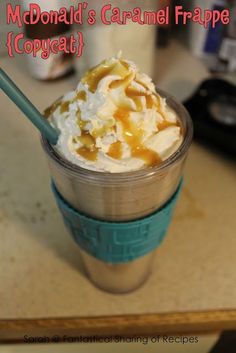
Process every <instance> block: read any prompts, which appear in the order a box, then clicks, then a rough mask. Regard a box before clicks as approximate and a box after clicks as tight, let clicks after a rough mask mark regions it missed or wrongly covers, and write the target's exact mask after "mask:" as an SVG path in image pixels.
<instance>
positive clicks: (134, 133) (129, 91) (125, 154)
mask: <svg viewBox="0 0 236 353" xmlns="http://www.w3.org/2000/svg"><path fill="white" fill-rule="evenodd" d="M45 116H46V117H47V118H49V120H50V122H51V124H52V125H53V126H55V127H57V128H58V129H59V130H60V132H61V134H60V137H59V140H58V143H57V146H56V149H57V151H58V152H59V153H60V154H61V155H62V156H63V157H64V158H66V159H67V160H69V161H70V162H72V163H74V164H77V165H79V166H80V167H83V168H86V169H91V170H95V171H101V172H111V173H119V172H128V171H134V170H139V169H142V168H144V167H150V166H154V165H157V164H159V163H161V162H162V161H164V160H165V159H167V158H168V157H170V156H171V155H172V154H173V153H174V152H176V151H177V150H178V148H179V147H180V145H181V143H182V141H183V136H182V134H181V128H180V126H179V121H178V118H177V116H176V114H175V112H174V111H173V110H171V108H170V107H168V105H167V103H166V100H165V99H164V98H162V97H160V95H159V94H157V92H156V90H155V86H154V84H153V82H152V80H151V79H150V78H149V77H148V76H147V75H145V74H143V73H140V71H139V70H138V68H137V67H136V65H135V64H134V63H133V62H130V61H127V60H123V59H121V58H120V57H117V58H111V59H108V60H105V61H103V62H102V63H101V64H99V65H98V66H96V67H95V68H93V69H91V70H90V71H88V72H87V73H86V74H85V75H84V77H83V78H82V80H81V82H80V83H79V84H78V87H77V88H76V90H75V91H72V92H69V93H67V94H66V95H65V96H64V97H63V98H62V99H60V100H58V101H56V102H55V103H54V104H53V105H52V106H51V107H50V108H48V109H47V110H46V111H45Z"/></svg>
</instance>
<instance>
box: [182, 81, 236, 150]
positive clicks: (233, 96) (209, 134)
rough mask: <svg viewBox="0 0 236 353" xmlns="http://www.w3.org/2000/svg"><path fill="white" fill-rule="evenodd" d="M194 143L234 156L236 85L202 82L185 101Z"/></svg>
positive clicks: (225, 82) (235, 141) (235, 140)
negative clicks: (196, 141)
mask: <svg viewBox="0 0 236 353" xmlns="http://www.w3.org/2000/svg"><path fill="white" fill-rule="evenodd" d="M184 105H185V107H186V108H187V110H188V111H189V113H190V115H191V117H192V119H193V124H194V136H195V138H196V139H197V140H199V141H201V142H204V143H206V144H208V145H211V146H215V147H217V148H218V149H220V150H221V151H222V152H226V153H227V154H229V155H231V156H233V157H236V86H235V85H233V84H231V83H229V82H227V81H225V80H222V79H209V80H206V81H204V82H203V83H202V84H201V85H200V86H199V87H198V88H197V90H196V91H195V93H194V94H193V95H192V97H191V98H189V99H188V100H187V101H185V102H184Z"/></svg>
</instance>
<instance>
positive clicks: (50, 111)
mask: <svg viewBox="0 0 236 353" xmlns="http://www.w3.org/2000/svg"><path fill="white" fill-rule="evenodd" d="M60 104H61V99H57V100H56V101H55V102H54V103H53V104H52V105H50V107H48V108H47V109H45V111H44V113H43V115H44V116H45V118H49V117H50V116H51V115H52V114H53V113H54V112H55V110H56V109H57V108H58V107H59V106H60Z"/></svg>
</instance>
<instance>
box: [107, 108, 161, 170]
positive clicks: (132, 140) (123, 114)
mask: <svg viewBox="0 0 236 353" xmlns="http://www.w3.org/2000/svg"><path fill="white" fill-rule="evenodd" d="M114 117H115V119H116V120H117V121H119V122H120V123H121V124H122V127H123V132H124V138H125V141H126V143H127V144H128V145H129V147H130V150H131V155H132V156H133V157H135V158H140V159H142V160H144V161H145V163H146V165H147V166H154V165H156V164H158V163H160V162H161V158H160V157H159V155H158V154H157V153H156V152H154V151H152V150H150V149H148V148H146V147H145V146H144V145H143V144H142V137H143V130H142V129H139V128H137V127H136V126H135V124H133V123H132V122H131V121H130V119H129V118H130V112H129V111H128V110H125V109H118V110H117V111H116V113H115V115H114Z"/></svg>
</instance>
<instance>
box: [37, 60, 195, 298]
mask: <svg viewBox="0 0 236 353" xmlns="http://www.w3.org/2000/svg"><path fill="white" fill-rule="evenodd" d="M45 115H46V117H47V118H48V119H49V121H50V122H51V124H52V125H53V126H55V127H56V128H57V129H59V131H60V137H59V140H58V143H57V145H56V146H54V147H52V146H51V145H50V144H49V143H48V141H46V140H45V139H43V146H44V149H45V151H46V153H47V156H48V159H49V165H50V170H51V174H52V178H53V182H54V184H55V188H56V190H57V192H58V193H59V195H60V197H61V198H62V199H63V200H65V201H66V202H67V203H68V205H69V207H71V208H73V209H74V210H75V211H78V212H79V213H80V214H81V216H85V217H89V218H91V219H94V221H96V220H97V221H99V222H100V223H99V224H100V225H101V229H102V227H103V223H102V222H104V225H107V226H110V225H113V224H114V227H115V225H117V226H118V227H119V224H122V227H124V228H122V229H123V230H124V233H125V232H126V230H127V229H128V228H127V229H126V225H127V226H130V225H132V223H133V222H139V220H144V222H145V219H146V217H147V219H148V217H150V215H153V214H154V213H155V212H158V210H160V209H162V208H163V207H165V205H166V203H167V202H168V201H169V200H170V199H171V198H172V196H173V195H174V194H175V192H176V190H177V189H178V186H179V184H180V180H181V177H182V171H183V165H184V161H185V159H186V155H187V151H188V148H189V146H190V142H191V138H192V125H191V121H190V118H189V116H188V113H187V112H186V110H185V109H184V107H183V106H182V105H181V104H179V103H177V102H176V101H175V100H174V99H173V98H172V97H170V96H168V95H166V94H165V93H163V92H161V91H158V90H156V88H155V86H154V84H153V82H152V80H151V79H150V78H149V77H148V76H147V75H145V74H143V73H141V72H140V71H139V69H138V68H137V67H136V65H135V64H134V63H133V62H130V61H128V60H125V59H122V58H121V57H120V56H118V57H115V58H111V59H107V60H105V61H103V62H102V63H101V64H100V65H98V66H96V67H95V68H93V69H91V70H90V71H88V72H87V73H85V75H84V76H83V78H82V80H81V82H80V83H79V84H78V86H77V88H76V89H75V90H74V91H72V92H69V93H67V94H65V96H64V97H62V98H61V99H59V100H58V101H56V102H55V103H54V104H53V105H52V106H51V107H50V108H48V109H47V110H46V112H45ZM108 223H109V224H108ZM134 224H135V223H134ZM83 226H84V225H83ZM139 226H140V227H141V228H142V227H143V226H142V224H141V225H139ZM139 232H140V230H139ZM141 233H142V232H141ZM99 236H100V238H101V234H100V235H99ZM100 238H99V239H100ZM131 240H132V239H131ZM129 241H130V240H129ZM96 242H98V241H96ZM103 250H104V249H103ZM153 250H154V249H153ZM81 251H82V255H83V258H84V260H85V265H86V268H87V271H88V273H89V276H90V278H91V279H92V281H93V282H94V283H96V284H97V285H98V286H100V287H102V288H104V289H106V290H109V291H113V292H126V291H129V290H132V289H134V288H136V287H138V286H139V285H140V284H141V283H143V282H144V280H145V279H146V278H147V275H148V273H149V272H150V268H151V262H152V259H153V254H154V251H149V252H147V253H145V251H144V255H143V256H140V255H139V256H137V258H135V255H134V258H133V259H132V261H127V259H126V260H124V261H121V262H119V261H118V262H117V261H115V263H113V261H111V262H109V261H107V260H106V261H103V260H102V258H101V257H100V258H99V257H97V256H96V255H95V256H94V254H91V253H89V252H88V251H85V249H81ZM104 251H105V255H104V257H105V258H106V249H105V250H104ZM107 251H108V252H109V244H108V245H107ZM132 252H133V253H135V251H134V250H132ZM141 253H142V252H140V254H141Z"/></svg>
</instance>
